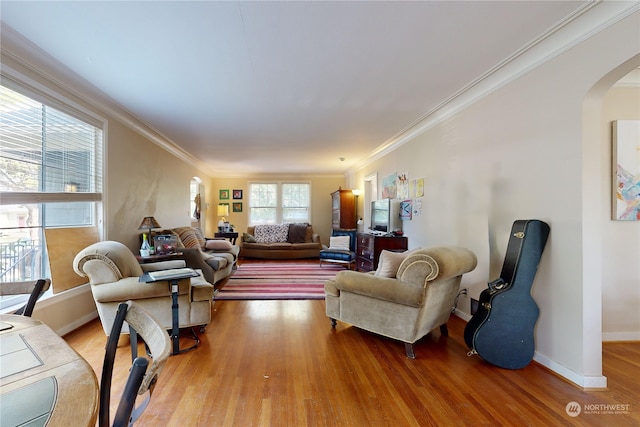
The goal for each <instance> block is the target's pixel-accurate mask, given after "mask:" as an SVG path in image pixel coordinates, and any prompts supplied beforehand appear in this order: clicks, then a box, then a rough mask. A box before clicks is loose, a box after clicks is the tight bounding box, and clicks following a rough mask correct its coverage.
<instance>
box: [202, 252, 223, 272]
mask: <svg viewBox="0 0 640 427" xmlns="http://www.w3.org/2000/svg"><path fill="white" fill-rule="evenodd" d="M202 256H203V258H204V262H206V263H207V264H209V266H211V268H213V269H214V270H222V269H223V268H225V267H226V266H227V265H228V264H229V261H228V260H227V258H224V257H220V256H216V255H211V254H208V253H203V254H202Z"/></svg>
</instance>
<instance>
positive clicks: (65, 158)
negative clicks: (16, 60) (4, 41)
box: [0, 79, 103, 282]
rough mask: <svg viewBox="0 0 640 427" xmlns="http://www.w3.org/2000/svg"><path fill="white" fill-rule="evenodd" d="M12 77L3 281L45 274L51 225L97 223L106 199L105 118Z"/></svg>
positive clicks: (1, 89)
mask: <svg viewBox="0 0 640 427" xmlns="http://www.w3.org/2000/svg"><path fill="white" fill-rule="evenodd" d="M6 82H8V80H5V79H3V82H2V85H0V262H1V269H0V282H7V281H16V280H29V279H35V278H40V277H44V275H46V273H47V271H46V269H47V267H48V262H47V260H46V251H44V250H43V232H42V231H43V229H44V228H48V227H79V226H92V225H96V213H97V211H96V209H97V203H98V202H100V200H101V199H102V140H103V130H102V125H97V124H96V123H94V122H95V120H94V121H92V120H86V118H84V116H83V114H81V113H78V114H77V115H73V114H72V113H70V112H71V111H72V108H71V107H69V112H65V111H62V109H60V108H54V107H52V106H50V105H48V104H47V103H46V102H45V103H43V102H41V101H40V100H36V99H33V98H34V97H32V96H28V95H25V94H24V93H22V92H23V91H21V90H20V89H19V88H18V89H16V87H15V84H13V83H11V84H10V86H12V87H11V88H10V87H8V86H7V85H6V84H5V83H6ZM24 92H25V93H30V92H29V90H28V89H25V90H24ZM43 98H44V97H43ZM78 116H79V117H80V118H79V117H78Z"/></svg>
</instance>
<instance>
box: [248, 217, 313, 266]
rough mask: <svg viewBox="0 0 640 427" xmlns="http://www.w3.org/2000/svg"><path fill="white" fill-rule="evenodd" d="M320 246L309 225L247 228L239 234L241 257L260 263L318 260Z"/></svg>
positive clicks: (275, 225) (273, 225) (276, 225)
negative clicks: (258, 259) (263, 260)
mask: <svg viewBox="0 0 640 427" xmlns="http://www.w3.org/2000/svg"><path fill="white" fill-rule="evenodd" d="M321 250H322V244H321V243H320V236H318V235H317V234H315V233H314V232H313V227H312V226H311V224H307V223H293V224H282V225H280V224H264V225H256V226H250V227H248V228H247V232H246V233H243V234H242V246H241V248H240V256H241V257H246V258H263V259H300V258H318V257H319V256H320V251H321Z"/></svg>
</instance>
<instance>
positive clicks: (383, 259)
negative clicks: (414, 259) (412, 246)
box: [375, 249, 409, 277]
mask: <svg viewBox="0 0 640 427" xmlns="http://www.w3.org/2000/svg"><path fill="white" fill-rule="evenodd" d="M408 254H409V252H392V251H388V250H386V249H385V250H382V252H380V258H379V260H378V268H377V269H376V272H375V275H376V276H380V277H396V274H397V273H398V269H399V268H400V264H402V261H404V260H405V258H406V257H407V255H408Z"/></svg>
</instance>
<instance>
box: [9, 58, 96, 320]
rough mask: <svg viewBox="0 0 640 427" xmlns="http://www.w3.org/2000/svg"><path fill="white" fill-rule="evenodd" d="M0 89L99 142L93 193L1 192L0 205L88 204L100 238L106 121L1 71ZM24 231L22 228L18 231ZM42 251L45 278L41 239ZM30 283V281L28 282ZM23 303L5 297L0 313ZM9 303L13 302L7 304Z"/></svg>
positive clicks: (12, 73) (45, 256)
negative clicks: (86, 129) (79, 126)
mask: <svg viewBox="0 0 640 427" xmlns="http://www.w3.org/2000/svg"><path fill="white" fill-rule="evenodd" d="M0 79H1V81H0V85H1V86H3V87H6V88H7V89H10V90H12V91H14V92H17V93H19V94H21V95H23V96H25V97H27V98H29V99H31V100H33V101H35V102H38V103H40V104H43V105H44V106H46V107H47V108H51V109H54V110H56V111H58V112H61V113H64V114H66V115H68V116H71V117H73V118H74V119H76V120H78V121H81V122H83V123H85V124H87V125H89V126H92V127H94V128H96V129H98V130H99V131H100V132H101V135H100V137H99V138H97V139H96V140H95V142H94V145H93V146H92V150H93V151H92V153H93V155H94V156H95V159H94V163H93V167H95V168H96V169H95V171H94V173H93V174H92V179H96V181H95V183H94V185H93V187H94V188H93V190H94V191H91V192H37V191H0V205H2V206H8V205H40V207H39V209H41V210H44V209H46V207H45V206H44V205H47V204H56V203H70V202H90V203H91V208H90V209H91V211H92V216H91V219H92V220H91V224H90V225H89V226H91V227H95V228H96V229H97V230H98V234H99V236H101V237H102V236H103V235H104V232H105V230H104V228H105V222H104V210H105V203H104V194H105V186H106V180H105V170H106V147H107V126H108V121H107V120H106V119H105V118H103V117H101V116H99V115H97V114H95V113H94V112H92V111H90V110H88V109H86V108H84V107H82V106H80V105H79V104H77V103H76V102H74V101H72V100H70V99H69V98H67V97H66V96H64V95H63V94H62V93H61V92H59V91H55V90H53V89H50V88H49V87H47V86H44V85H43V84H41V83H38V82H36V81H34V80H32V79H30V78H28V77H25V76H23V75H21V74H19V73H18V72H16V71H14V70H11V69H8V68H4V67H3V68H2V69H1V70H0ZM74 226H77V227H86V226H87V224H77V225H68V226H60V227H62V228H72V227H74ZM19 228H23V227H19ZM25 228H32V229H39V230H40V233H41V236H44V230H45V229H47V228H59V227H56V226H52V225H45V224H44V223H43V222H42V221H40V223H39V224H36V225H31V226H29V227H25ZM3 229H7V230H9V229H15V227H3ZM41 245H42V248H41V251H42V263H43V266H44V267H43V268H44V269H45V270H47V271H42V272H41V274H45V273H46V275H47V276H49V275H50V272H49V271H48V266H49V264H50V261H49V257H48V254H47V251H46V243H45V241H44V237H41ZM28 280H31V279H28ZM52 289H53V287H51V288H50V289H49V291H47V293H46V295H50V294H51V293H52ZM20 299H23V297H22V296H18V297H5V298H2V300H3V301H2V303H0V309H4V308H6V307H7V305H8V304H9V303H10V302H14V303H15V304H18V303H19V300H20ZM9 300H12V301H9Z"/></svg>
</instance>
